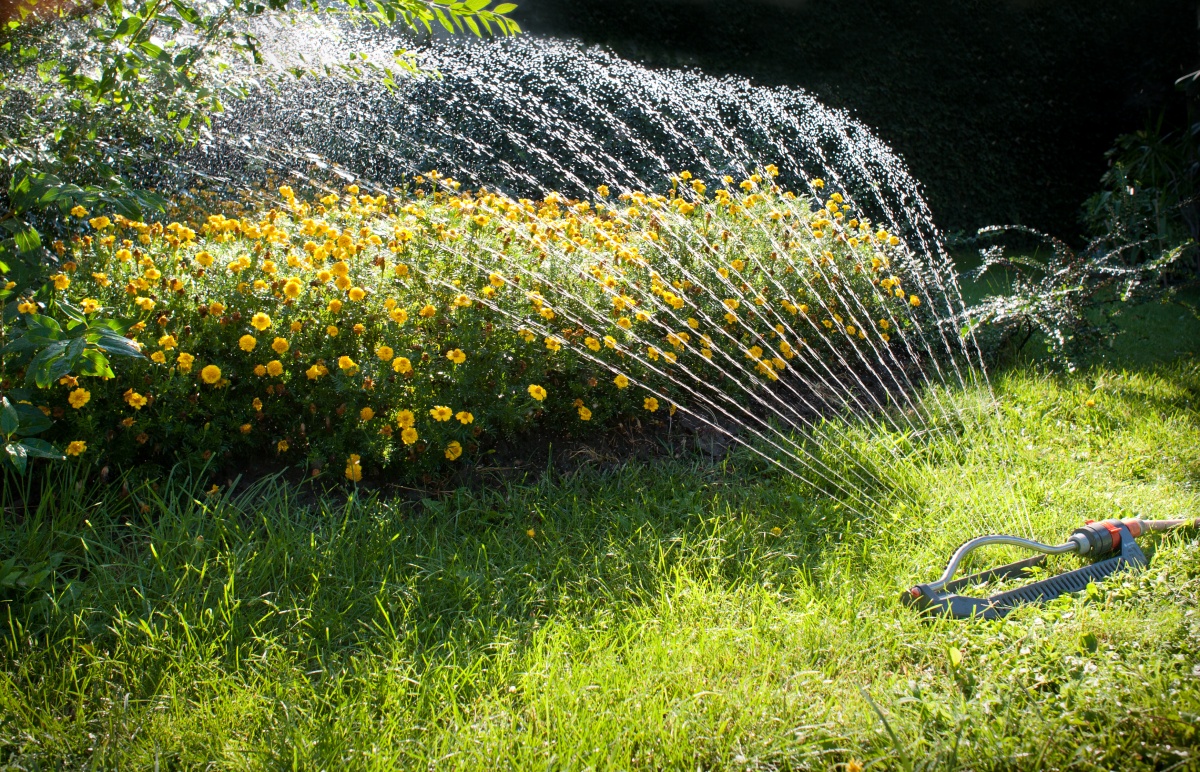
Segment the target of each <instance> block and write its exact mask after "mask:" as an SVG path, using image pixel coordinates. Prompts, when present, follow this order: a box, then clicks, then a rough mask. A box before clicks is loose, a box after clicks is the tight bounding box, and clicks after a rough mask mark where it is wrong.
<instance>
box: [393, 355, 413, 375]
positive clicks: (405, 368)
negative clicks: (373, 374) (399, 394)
mask: <svg viewBox="0 0 1200 772" xmlns="http://www.w3.org/2000/svg"><path fill="white" fill-rule="evenodd" d="M392 369H393V370H395V371H396V372H398V373H400V374H401V375H403V374H405V373H411V372H412V369H413V368H412V362H410V361H408V357H396V359H395V361H393V362H392Z"/></svg>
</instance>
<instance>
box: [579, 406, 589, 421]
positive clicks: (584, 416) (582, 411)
mask: <svg viewBox="0 0 1200 772" xmlns="http://www.w3.org/2000/svg"><path fill="white" fill-rule="evenodd" d="M579 420H580V421H590V420H592V411H591V410H588V409H587V408H586V407H585V406H583V405H580V406H579Z"/></svg>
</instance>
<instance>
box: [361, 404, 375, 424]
mask: <svg viewBox="0 0 1200 772" xmlns="http://www.w3.org/2000/svg"><path fill="white" fill-rule="evenodd" d="M358 417H359V418H360V419H361V420H363V421H370V420H371V419H372V418H374V417H375V411H374V410H372V409H371V408H369V407H364V408H363V409H362V410H360V411H358Z"/></svg>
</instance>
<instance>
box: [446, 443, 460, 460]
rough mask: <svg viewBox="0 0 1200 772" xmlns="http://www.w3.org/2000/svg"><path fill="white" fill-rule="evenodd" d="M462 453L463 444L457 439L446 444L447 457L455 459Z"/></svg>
mask: <svg viewBox="0 0 1200 772" xmlns="http://www.w3.org/2000/svg"><path fill="white" fill-rule="evenodd" d="M461 455H462V445H460V444H459V443H458V441H457V440H454V441H453V442H451V443H450V444H449V445H447V446H446V458H448V459H450V460H451V461H454V460H456V459H457V458H458V457H459V456H461Z"/></svg>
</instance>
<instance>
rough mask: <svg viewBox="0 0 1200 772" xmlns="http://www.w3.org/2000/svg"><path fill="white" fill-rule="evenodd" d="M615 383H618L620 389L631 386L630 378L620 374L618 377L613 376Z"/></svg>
mask: <svg viewBox="0 0 1200 772" xmlns="http://www.w3.org/2000/svg"><path fill="white" fill-rule="evenodd" d="M613 383H615V384H617V388H618V389H624V388H626V387H628V386H629V379H628V378H626V377H625V376H624V375H621V374H618V375H617V377H616V378H613Z"/></svg>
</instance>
